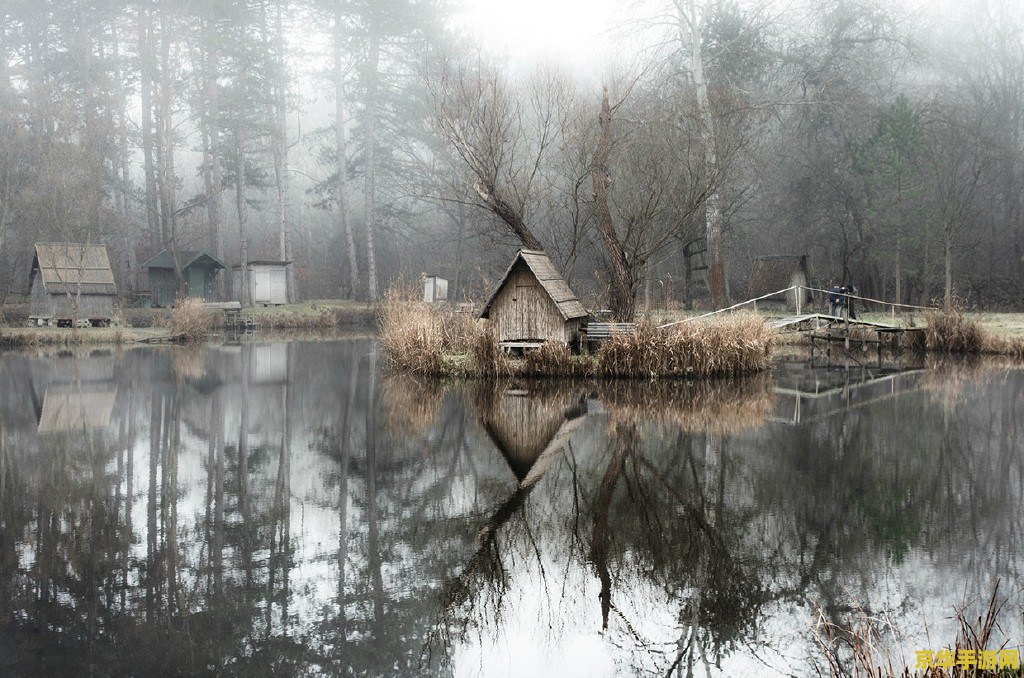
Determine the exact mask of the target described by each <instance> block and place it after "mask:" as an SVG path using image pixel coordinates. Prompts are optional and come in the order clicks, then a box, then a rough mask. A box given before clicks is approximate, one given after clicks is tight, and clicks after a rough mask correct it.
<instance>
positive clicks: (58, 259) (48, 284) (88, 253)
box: [32, 242, 117, 295]
mask: <svg viewBox="0 0 1024 678" xmlns="http://www.w3.org/2000/svg"><path fill="white" fill-rule="evenodd" d="M35 250H36V252H35V258H34V259H33V261H32V270H33V271H35V270H38V271H39V275H40V276H41V277H42V281H43V288H44V289H45V290H46V292H47V294H67V293H71V294H78V293H79V292H81V293H82V294H99V295H106V294H117V284H116V283H115V282H114V271H113V270H111V268H110V258H109V257H108V256H107V248H106V247H105V246H104V245H86V244H83V243H72V242H62V243H37V244H36V247H35Z"/></svg>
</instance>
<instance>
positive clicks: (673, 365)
mask: <svg viewBox="0 0 1024 678" xmlns="http://www.w3.org/2000/svg"><path fill="white" fill-rule="evenodd" d="M774 336H775V333H774V331H773V330H771V328H769V327H768V325H767V324H766V323H765V322H764V319H763V318H760V317H758V316H755V315H748V314H737V315H735V316H730V317H727V318H720V319H716V320H713V321H710V320H708V321H696V322H690V323H680V324H679V325H675V326H673V327H672V328H669V329H659V328H657V327H654V326H653V325H651V324H649V323H640V324H638V325H637V331H636V333H635V334H631V335H619V336H616V337H614V338H612V339H611V340H610V341H608V342H606V343H605V344H604V346H602V347H601V349H600V350H599V351H598V353H597V356H596V365H595V370H594V373H595V376H601V377H650V378H655V377H691V378H706V377H723V376H735V375H740V374H748V373H751V372H758V371H761V370H766V369H768V368H769V367H771V349H772V344H773V340H774Z"/></svg>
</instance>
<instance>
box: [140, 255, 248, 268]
mask: <svg viewBox="0 0 1024 678" xmlns="http://www.w3.org/2000/svg"><path fill="white" fill-rule="evenodd" d="M203 258H205V259H207V260H209V261H210V262H212V263H213V264H214V266H215V267H218V268H227V266H225V265H224V262H222V261H221V260H220V259H218V258H217V257H215V256H213V254H211V253H210V252H208V251H206V250H194V251H192V250H182V251H180V252H178V261H179V262H181V270H183V271H184V270H185V269H186V268H188V267H189V266H191V265H192V264H194V263H196V262H197V261H199V260H200V259H203ZM250 263H252V262H250ZM142 268H170V269H173V268H174V255H173V254H171V252H170V251H168V250H164V251H163V252H161V253H160V254H158V255H156V256H155V257H153V258H152V259H150V260H149V261H147V262H146V263H144V264H143V265H142Z"/></svg>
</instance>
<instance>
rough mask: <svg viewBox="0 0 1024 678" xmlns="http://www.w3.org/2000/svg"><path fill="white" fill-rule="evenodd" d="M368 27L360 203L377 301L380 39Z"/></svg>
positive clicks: (372, 295) (369, 279)
mask: <svg viewBox="0 0 1024 678" xmlns="http://www.w3.org/2000/svg"><path fill="white" fill-rule="evenodd" d="M374 30H375V27H374V26H372V25H371V27H370V46H369V53H368V55H367V80H366V112H365V115H366V120H365V122H364V128H363V133H364V142H363V143H364V146H365V148H364V152H363V156H364V158H365V162H366V167H365V168H364V170H365V172H364V174H363V182H364V183H363V200H364V203H363V204H364V211H365V213H366V294H367V296H368V297H369V299H370V301H377V253H376V250H375V248H374V229H375V228H376V223H375V216H376V215H375V212H376V197H375V195H374V178H375V177H374V175H375V173H376V171H377V167H376V139H375V132H374V124H375V121H376V117H377V68H378V67H379V65H380V39H379V38H378V37H377V35H376V34H375V33H374Z"/></svg>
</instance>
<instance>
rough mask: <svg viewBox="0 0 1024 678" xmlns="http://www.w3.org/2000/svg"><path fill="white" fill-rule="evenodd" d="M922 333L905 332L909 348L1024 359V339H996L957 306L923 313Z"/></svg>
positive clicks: (997, 337)
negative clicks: (924, 322)
mask: <svg viewBox="0 0 1024 678" xmlns="http://www.w3.org/2000/svg"><path fill="white" fill-rule="evenodd" d="M925 320H926V322H927V325H926V326H925V328H924V331H923V332H907V333H906V335H905V337H906V341H907V342H908V347H909V348H912V349H916V350H922V351H935V352H938V353H960V354H989V355H1002V356H1008V357H1010V358H1016V359H1018V360H1020V359H1024V338H1022V337H1012V338H1006V337H999V336H996V335H995V334H993V333H991V332H988V331H986V330H985V329H984V328H983V327H982V326H981V324H980V323H979V322H978V321H977V320H974V319H973V318H968V317H967V316H966V315H965V314H964V312H963V309H962V308H961V307H960V306H954V307H953V308H951V309H949V310H936V311H931V312H928V313H925Z"/></svg>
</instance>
